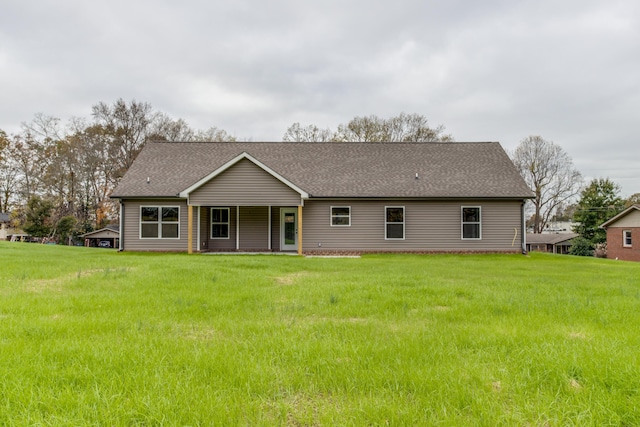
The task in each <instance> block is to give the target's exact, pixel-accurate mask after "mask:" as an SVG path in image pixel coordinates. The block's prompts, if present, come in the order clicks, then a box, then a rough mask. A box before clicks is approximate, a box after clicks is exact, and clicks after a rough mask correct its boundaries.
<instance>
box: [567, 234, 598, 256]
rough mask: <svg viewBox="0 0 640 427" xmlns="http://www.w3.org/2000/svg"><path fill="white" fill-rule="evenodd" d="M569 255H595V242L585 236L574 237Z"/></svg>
mask: <svg viewBox="0 0 640 427" xmlns="http://www.w3.org/2000/svg"><path fill="white" fill-rule="evenodd" d="M569 255H577V256H593V244H592V243H591V242H590V241H589V240H587V239H585V238H584V237H576V238H575V239H573V245H572V246H571V249H570V250H569Z"/></svg>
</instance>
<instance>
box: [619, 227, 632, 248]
mask: <svg viewBox="0 0 640 427" xmlns="http://www.w3.org/2000/svg"><path fill="white" fill-rule="evenodd" d="M622 246H624V247H625V248H630V247H632V246H633V240H631V230H624V231H623V232H622Z"/></svg>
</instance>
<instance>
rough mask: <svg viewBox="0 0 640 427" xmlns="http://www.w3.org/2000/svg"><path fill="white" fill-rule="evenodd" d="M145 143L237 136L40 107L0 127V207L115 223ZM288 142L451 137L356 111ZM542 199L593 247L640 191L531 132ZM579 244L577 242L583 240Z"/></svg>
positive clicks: (532, 223) (113, 113) (65, 228)
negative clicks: (127, 178)
mask: <svg viewBox="0 0 640 427" xmlns="http://www.w3.org/2000/svg"><path fill="white" fill-rule="evenodd" d="M148 141H183V142H197V141H199V142H234V141H236V137H235V136H233V135H230V134H229V133H227V132H226V131H225V130H223V129H219V128H217V127H215V126H212V127H210V128H208V129H206V130H199V129H194V128H192V127H190V126H189V125H188V124H187V122H186V121H185V120H183V119H173V118H171V117H170V116H169V115H167V114H165V113H163V112H160V111H155V110H154V109H153V108H152V106H151V105H150V104H148V103H146V102H137V101H135V100H133V101H130V102H126V101H124V100H123V99H118V100H117V101H115V102H114V103H112V104H107V103H104V102H99V103H97V104H95V105H93V106H92V107H91V118H90V119H86V118H72V119H70V120H69V121H68V122H67V123H66V124H63V123H62V122H61V120H60V119H58V118H56V117H53V116H47V115H44V114H36V115H35V116H34V118H33V120H32V121H31V122H28V123H23V124H22V126H21V130H20V131H19V132H18V133H16V134H12V135H8V134H7V133H6V132H4V131H2V130H1V129H0V212H10V213H11V218H12V223H13V224H12V225H13V226H14V227H18V228H22V229H24V230H25V231H26V232H27V233H29V234H31V235H33V236H40V237H45V236H50V237H53V236H57V237H58V238H59V239H60V240H62V241H66V240H67V238H68V237H69V236H72V235H78V234H82V233H86V232H89V231H92V230H95V229H99V228H102V227H104V226H105V225H107V224H109V223H110V222H114V221H117V220H118V218H117V214H118V212H117V206H116V205H115V203H114V202H113V201H112V200H110V198H109V196H110V194H111V192H112V191H113V189H114V188H115V186H116V185H117V183H118V181H119V180H120V178H121V177H122V176H123V175H124V173H125V172H126V171H127V170H128V169H129V167H130V166H131V164H132V163H133V161H134V160H135V158H136V156H137V155H138V153H139V152H140V150H142V148H143V146H144V145H145V144H146V143H147V142H148ZM282 141H284V142H452V141H454V138H453V136H452V135H450V134H447V133H445V127H444V126H443V125H438V126H435V127H431V126H430V125H429V122H428V120H427V119H426V117H424V116H422V115H420V114H407V113H400V114H399V115H397V116H393V117H389V118H382V117H379V116H376V115H369V116H363V117H359V116H356V117H354V118H353V119H351V120H349V121H348V122H346V123H343V124H339V125H338V126H337V127H336V128H335V129H330V128H319V127H318V126H316V125H314V124H309V125H301V124H300V123H293V124H292V125H291V126H289V128H288V129H287V130H286V131H285V133H284V135H283V137H282ZM509 155H510V157H511V159H512V160H513V163H514V165H515V166H516V168H517V169H518V171H519V172H520V174H521V175H522V177H523V178H524V180H525V181H526V183H527V184H528V185H529V187H530V188H531V189H532V191H533V193H534V195H535V197H534V198H533V199H532V200H531V201H530V202H529V203H528V204H527V206H528V211H529V212H530V215H529V221H528V223H527V225H528V228H530V230H531V231H532V232H534V233H541V232H543V231H544V230H545V229H546V228H547V227H548V225H549V223H550V222H551V221H553V220H557V219H560V218H562V219H572V220H573V221H576V222H577V223H578V224H579V225H578V226H577V228H576V230H574V231H576V232H578V233H579V234H580V235H581V237H583V238H584V240H585V242H586V243H585V244H584V245H583V246H586V247H587V248H588V250H590V251H592V250H593V249H594V248H595V247H596V246H597V245H601V244H602V243H603V242H604V241H605V240H606V236H605V233H604V230H601V229H600V228H599V225H600V224H602V223H603V222H604V221H606V220H607V219H609V218H611V217H613V216H614V215H616V214H618V213H619V212H620V211H622V210H623V209H624V208H625V207H626V206H628V205H630V204H633V203H640V193H636V194H634V195H633V196H631V197H630V198H629V199H627V200H624V199H622V198H621V197H620V187H619V186H618V185H617V184H616V183H614V182H612V181H610V180H609V179H608V178H597V179H594V180H593V181H591V182H590V183H589V184H588V185H586V186H585V185H584V181H583V177H582V174H581V173H580V172H579V171H578V170H577V169H576V168H575V167H574V165H573V161H572V159H571V157H570V156H569V155H568V154H567V153H566V152H565V151H564V150H563V149H562V147H560V146H559V145H557V144H555V143H553V142H551V141H547V140H545V139H544V138H542V137H541V136H535V135H532V136H529V137H526V138H524V139H523V140H522V141H520V144H519V145H518V146H517V148H516V149H515V151H513V152H512V153H509ZM578 246H580V245H578Z"/></svg>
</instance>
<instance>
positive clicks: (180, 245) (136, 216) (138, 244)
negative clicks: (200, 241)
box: [121, 199, 197, 252]
mask: <svg viewBox="0 0 640 427" xmlns="http://www.w3.org/2000/svg"><path fill="white" fill-rule="evenodd" d="M123 202H124V204H125V208H124V236H123V239H124V240H123V243H124V250H126V251H178V252H185V251H187V249H188V235H187V230H188V228H187V219H188V215H189V212H188V210H187V203H186V201H185V200H183V199H144V200H123ZM140 206H179V207H180V228H179V236H180V238H179V239H141V238H140ZM193 215H194V219H195V218H197V217H196V215H197V213H196V209H194V210H193ZM121 220H122V219H121ZM194 223H195V221H194ZM196 233H197V227H195V226H194V227H193V242H194V247H195V245H196V243H195V242H196V239H197V235H196Z"/></svg>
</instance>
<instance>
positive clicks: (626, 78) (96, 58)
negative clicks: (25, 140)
mask: <svg viewBox="0 0 640 427" xmlns="http://www.w3.org/2000/svg"><path fill="white" fill-rule="evenodd" d="M374 3H375V2H373V3H372V2H366V1H363V0H351V1H346V2H345V1H335V0H328V1H324V2H316V3H315V4H307V2H299V1H293V0H291V1H286V0H282V1H272V2H259V1H256V0H244V1H234V2H222V1H204V0H203V1H198V0H187V1H183V2H180V3H176V2H169V1H166V0H162V1H126V2H125V1H121V0H116V1H112V2H108V3H104V4H95V3H93V2H82V1H79V0H66V1H58V2H49V1H44V0H42V1H33V2H24V1H15V0H8V1H4V2H3V11H2V14H0V40H1V41H0V89H1V92H2V95H3V96H2V98H3V102H2V103H1V105H0V128H2V129H4V130H6V131H9V132H13V131H16V130H17V129H18V127H19V125H20V123H21V122H24V121H29V120H30V119H31V118H32V117H33V115H34V114H35V113H38V112H43V113H45V114H51V115H55V116H57V117H60V118H62V119H64V120H66V119H68V118H70V117H71V116H83V117H88V116H89V115H90V111H91V105H93V104H95V103H97V102H99V101H105V102H113V101H114V100H116V99H117V98H120V97H122V98H124V99H126V100H130V99H136V100H139V101H146V102H149V103H151V104H152V105H153V106H154V108H155V109H157V110H160V111H164V112H166V113H168V114H170V115H171V116H173V117H175V118H178V117H181V118H184V119H185V120H187V122H189V123H190V124H191V125H192V126H194V127H198V128H207V127H209V126H218V127H220V128H223V129H225V130H227V131H228V132H231V133H232V134H234V135H236V136H237V137H238V138H241V139H244V138H246V139H253V140H279V139H280V138H281V137H282V134H283V133H284V132H285V130H286V128H287V127H288V126H289V125H290V124H291V123H293V122H301V123H303V124H307V123H314V124H316V125H318V126H320V127H332V128H334V127H335V126H336V125H337V124H338V123H341V122H345V121H347V120H349V119H350V118H352V117H354V116H356V115H368V114H377V115H380V116H391V115H396V114H398V113H400V112H402V111H405V112H416V113H419V114H423V115H425V116H426V117H428V118H429V120H430V121H431V123H432V124H433V125H436V124H444V125H445V126H446V127H447V130H448V132H450V133H452V134H453V135H454V137H455V138H456V139H457V140H459V141H464V140H472V141H477V140H498V141H500V142H502V144H503V145H504V146H505V148H507V149H514V148H515V146H516V145H517V144H518V142H519V141H520V140H521V139H522V138H524V137H526V136H528V135H531V134H539V135H542V136H543V137H545V138H546V139H550V140H553V141H554V142H556V143H557V144H559V145H561V146H562V147H563V148H564V149H565V150H566V151H567V152H568V153H569V154H570V156H571V157H572V158H573V159H574V162H575V164H576V166H577V167H578V169H580V170H581V171H582V172H583V174H584V175H585V177H586V178H587V179H591V178H594V177H600V176H608V177H610V178H611V179H613V180H614V181H616V182H618V183H619V184H621V185H622V186H623V193H624V194H625V195H629V194H631V193H634V192H640V178H639V177H638V176H639V175H640V174H639V173H638V172H639V171H640V144H638V143H637V137H636V135H635V124H636V123H637V122H638V118H637V116H638V111H640V109H639V107H640V80H639V79H638V76H639V75H640V57H639V56H638V54H637V52H639V51H640V34H639V32H640V22H638V21H639V18H638V17H640V5H638V4H637V2H635V1H634V0H618V1H616V0H613V1H609V2H601V1H577V0H569V1H563V2H555V1H554V2H552V1H549V0H544V1H523V2H509V1H497V0H496V1H488V2H474V1H470V0H467V1H461V0H460V1H449V2H437V1H421V0H400V1H398V2H395V3H393V4H387V3H380V4H374Z"/></svg>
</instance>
